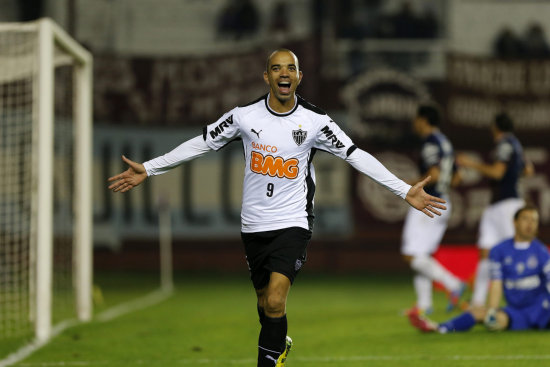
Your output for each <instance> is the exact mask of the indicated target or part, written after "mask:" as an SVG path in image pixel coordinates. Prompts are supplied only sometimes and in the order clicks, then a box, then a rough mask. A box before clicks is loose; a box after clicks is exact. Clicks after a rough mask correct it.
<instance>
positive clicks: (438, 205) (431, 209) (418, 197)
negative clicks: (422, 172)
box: [405, 176, 447, 218]
mask: <svg viewBox="0 0 550 367" xmlns="http://www.w3.org/2000/svg"><path fill="white" fill-rule="evenodd" d="M431 179H432V177H431V176H428V177H426V178H425V179H423V180H422V181H420V182H418V183H417V184H415V185H414V186H413V187H411V189H410V190H409V192H408V193H407V196H406V197H405V200H407V202H408V203H409V204H410V205H411V206H412V207H414V208H416V209H418V210H420V211H421V212H422V213H424V214H426V215H427V216H428V217H430V218H433V217H434V214H435V215H441V212H440V211H439V210H437V209H441V210H447V207H446V206H445V205H443V204H445V203H446V201H445V200H443V199H441V198H438V197H436V196H432V195H428V194H427V193H426V191H424V186H425V185H426V184H427V183H428V182H430V180H431Z"/></svg>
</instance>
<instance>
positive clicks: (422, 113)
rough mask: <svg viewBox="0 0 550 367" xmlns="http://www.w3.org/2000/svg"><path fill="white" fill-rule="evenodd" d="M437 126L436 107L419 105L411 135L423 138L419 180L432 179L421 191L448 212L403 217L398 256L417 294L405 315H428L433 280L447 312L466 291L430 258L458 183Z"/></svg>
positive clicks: (448, 149) (449, 151) (448, 148)
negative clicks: (408, 269) (445, 294)
mask: <svg viewBox="0 0 550 367" xmlns="http://www.w3.org/2000/svg"><path fill="white" fill-rule="evenodd" d="M440 123H441V117H440V113H439V110H438V108H437V107H436V106H434V105H430V104H423V105H420V106H419V107H418V109H417V114H416V117H415V118H414V119H413V122H412V126H413V131H414V133H415V134H416V135H418V136H419V137H420V138H422V139H423V143H422V148H421V153H420V162H419V168H420V174H421V178H420V180H423V179H425V178H426V177H428V176H430V177H431V180H430V181H429V182H428V183H427V184H426V187H425V188H424V189H425V190H426V192H427V193H428V194H430V195H433V196H437V197H441V198H444V199H445V200H446V201H447V204H446V206H447V210H446V211H445V212H443V213H442V215H441V216H439V217H437V218H434V219H430V218H428V217H426V216H425V215H423V214H422V213H420V212H419V211H418V210H415V209H414V208H410V209H409V212H408V213H407V217H406V218H405V225H404V227H403V233H402V242H401V254H402V255H403V258H404V259H405V261H406V262H407V263H408V264H409V265H410V267H411V269H412V270H413V271H414V272H415V275H414V278H413V286H414V290H415V292H416V306H415V307H413V308H412V309H411V310H409V311H408V312H420V313H425V314H430V313H431V311H432V307H433V302H432V284H433V282H434V281H436V282H439V283H441V284H442V285H443V286H444V287H445V289H446V290H447V291H448V292H449V305H448V306H447V310H448V311H450V310H452V309H453V308H454V306H456V304H457V303H458V301H459V298H460V296H461V295H462V293H463V291H464V289H465V284H464V283H463V282H462V281H461V280H460V279H459V278H457V277H456V276H454V275H453V274H452V273H451V272H449V271H448V270H447V269H445V268H444V267H443V266H442V265H441V264H440V263H439V262H438V261H437V260H436V259H434V258H433V257H432V254H433V253H434V252H435V251H436V250H437V248H438V246H439V243H440V241H441V238H442V237H443V234H444V233H445V230H446V228H447V222H448V220H449V217H450V215H451V214H450V210H451V203H450V201H449V196H448V194H449V188H450V186H451V184H457V183H458V181H459V180H460V178H459V175H458V171H457V170H456V166H455V161H454V152H453V146H452V144H451V142H450V141H449V139H447V137H446V136H445V135H443V134H442V133H441V131H440V130H439V126H440Z"/></svg>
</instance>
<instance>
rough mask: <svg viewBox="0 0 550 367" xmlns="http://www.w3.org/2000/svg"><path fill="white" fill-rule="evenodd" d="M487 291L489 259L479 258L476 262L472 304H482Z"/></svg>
mask: <svg viewBox="0 0 550 367" xmlns="http://www.w3.org/2000/svg"><path fill="white" fill-rule="evenodd" d="M488 291H489V260H488V259H483V260H480V261H479V263H478V264H477V271H476V279H475V283H474V291H473V293H472V305H474V306H484V305H485V301H486V300H487V292H488Z"/></svg>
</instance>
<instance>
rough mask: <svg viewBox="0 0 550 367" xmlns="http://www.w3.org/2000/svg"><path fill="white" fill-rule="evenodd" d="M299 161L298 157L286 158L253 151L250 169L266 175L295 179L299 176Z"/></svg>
mask: <svg viewBox="0 0 550 367" xmlns="http://www.w3.org/2000/svg"><path fill="white" fill-rule="evenodd" d="M298 163H299V162H298V159H296V158H290V159H287V160H284V159H283V158H281V157H274V156H272V155H266V156H264V155H263V154H262V153H260V152H254V151H253V152H252V155H251V159H250V170H251V171H252V172H254V173H259V174H260V175H264V176H265V175H269V176H271V177H279V178H283V177H286V178H290V179H293V178H296V177H298V171H299V168H298Z"/></svg>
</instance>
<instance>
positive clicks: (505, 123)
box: [495, 112, 514, 132]
mask: <svg viewBox="0 0 550 367" xmlns="http://www.w3.org/2000/svg"><path fill="white" fill-rule="evenodd" d="M495 126H496V127H497V129H499V130H500V131H502V132H512V131H514V121H513V120H512V118H511V117H510V116H509V115H508V114H507V113H506V112H501V113H499V114H497V115H496V116H495Z"/></svg>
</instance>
